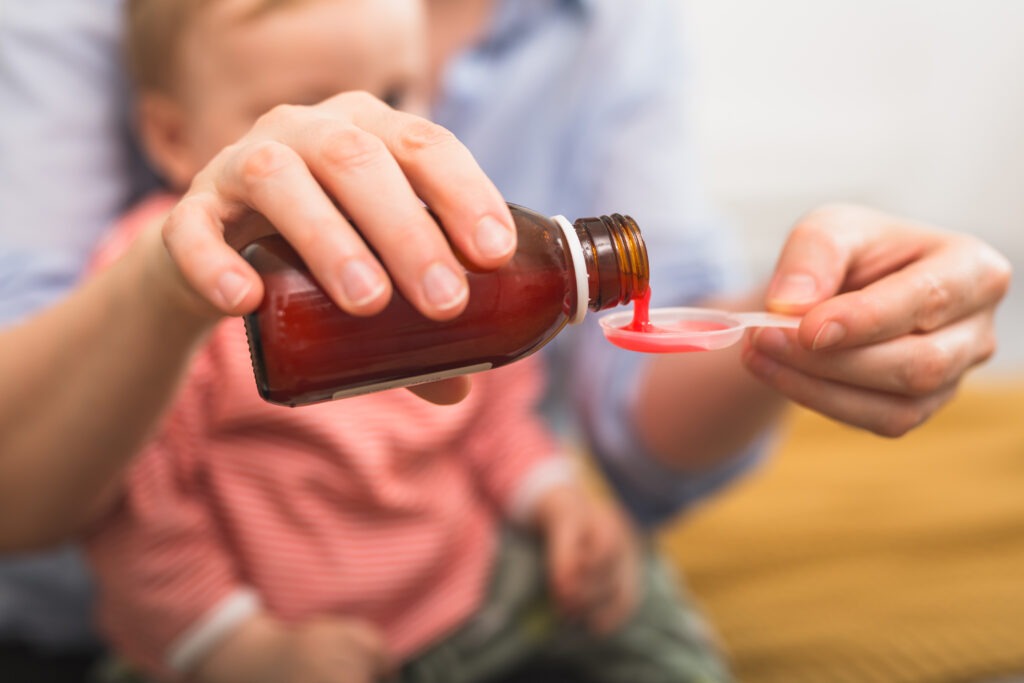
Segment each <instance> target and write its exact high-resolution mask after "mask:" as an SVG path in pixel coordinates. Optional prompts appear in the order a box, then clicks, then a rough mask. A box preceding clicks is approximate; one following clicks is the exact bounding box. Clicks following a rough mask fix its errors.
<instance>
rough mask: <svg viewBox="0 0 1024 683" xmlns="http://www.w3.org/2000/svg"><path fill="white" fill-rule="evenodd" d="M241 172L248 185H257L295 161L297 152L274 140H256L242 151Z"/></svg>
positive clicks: (244, 182)
mask: <svg viewBox="0 0 1024 683" xmlns="http://www.w3.org/2000/svg"><path fill="white" fill-rule="evenodd" d="M241 155H242V158H241V163H240V171H239V172H240V174H241V180H242V183H243V184H244V185H245V186H246V187H250V188H251V187H256V186H258V185H261V184H263V183H264V182H265V181H266V180H267V179H269V178H272V177H273V176H275V175H277V174H278V173H280V172H281V171H282V170H284V169H285V168H287V167H288V166H290V165H291V164H292V163H293V162H294V161H295V152H293V151H292V150H291V149H290V148H288V147H287V146H285V145H283V144H281V143H279V142H274V141H269V140H268V141H265V142H255V143H253V144H251V145H249V146H248V147H246V148H245V150H243V151H242V152H241Z"/></svg>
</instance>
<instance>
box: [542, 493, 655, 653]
mask: <svg viewBox="0 0 1024 683" xmlns="http://www.w3.org/2000/svg"><path fill="white" fill-rule="evenodd" d="M535 519H536V521H537V525H538V527H539V529H540V531H541V533H542V535H543V536H544V540H545V543H546V545H547V554H548V580H549V582H550V584H551V590H552V593H553V594H554V597H555V600H556V601H557V602H558V605H559V607H560V608H561V609H562V610H563V611H564V613H565V614H566V615H567V616H569V617H571V618H576V619H580V620H582V621H583V622H584V623H585V624H586V625H587V626H588V627H589V628H590V629H591V630H593V631H594V632H596V633H600V634H607V633H610V632H612V631H614V630H615V629H616V628H618V627H619V626H621V625H622V623H623V622H624V621H625V620H626V619H627V618H628V617H629V615H630V613H631V612H632V611H633V607H634V606H635V604H636V600H637V593H638V586H637V582H638V579H637V569H638V565H639V553H638V549H637V544H636V541H635V539H634V537H633V531H632V529H631V528H630V527H629V525H628V524H627V523H626V520H625V518H624V517H623V515H622V513H621V512H620V511H619V510H618V509H617V508H616V507H615V506H613V505H612V504H611V503H609V502H606V501H598V500H596V499H595V498H594V497H593V496H591V495H589V494H588V493H587V492H586V491H584V490H583V489H582V488H581V487H579V486H576V485H570V484H565V485H561V486H557V487H554V488H552V489H551V490H550V491H548V492H547V493H546V494H544V495H543V496H542V497H541V499H540V500H539V501H538V504H537V508H536V516H535Z"/></svg>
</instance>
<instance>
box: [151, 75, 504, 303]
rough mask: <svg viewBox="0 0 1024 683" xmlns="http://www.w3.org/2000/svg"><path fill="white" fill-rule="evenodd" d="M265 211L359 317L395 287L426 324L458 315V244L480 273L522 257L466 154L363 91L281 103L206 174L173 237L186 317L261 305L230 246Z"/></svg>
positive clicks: (487, 184)
mask: <svg viewBox="0 0 1024 683" xmlns="http://www.w3.org/2000/svg"><path fill="white" fill-rule="evenodd" d="M421 199H422V200H423V201H426V202H427V203H428V204H429V205H430V207H431V209H432V210H433V211H434V213H435V214H436V215H437V216H438V218H439V220H440V221H441V222H443V224H444V232H442V229H441V228H440V227H439V225H438V224H437V223H436V222H435V221H434V220H433V219H432V218H431V217H430V215H429V214H427V212H425V211H424V210H423V205H422V202H421V201H420V200H421ZM255 213H258V214H261V215H262V216H265V217H266V218H267V219H268V220H269V222H270V223H271V224H273V226H274V227H275V228H276V229H277V230H278V231H279V232H280V233H281V234H282V235H284V237H285V238H286V239H287V240H288V242H289V243H290V244H291V245H292V246H293V247H294V248H295V249H296V251H298V252H299V254H301V256H302V258H303V260H304V261H305V262H306V263H307V264H308V265H309V266H310V268H311V270H312V272H313V273H314V275H315V276H316V277H317V279H318V280H319V282H320V283H321V284H322V285H323V286H324V288H325V289H326V290H327V292H328V293H329V294H330V296H331V298H332V299H334V301H335V302H336V303H337V304H338V305H339V306H340V307H341V308H342V309H344V310H346V311H348V312H350V313H352V314H355V315H370V314H373V313H376V312H378V311H380V310H381V309H382V308H383V307H384V306H385V305H386V304H387V302H388V300H389V299H390V296H391V292H392V287H393V286H397V287H398V288H399V289H400V290H401V291H402V292H403V293H404V294H405V296H406V298H407V299H409V301H410V302H412V303H413V305H414V306H415V307H416V308H417V309H418V310H419V311H420V312H422V313H423V314H424V315H425V316H427V317H429V318H433V319H437V320H447V319H451V318H452V317H454V316H456V315H457V314H458V313H459V312H460V311H461V310H462V308H463V307H464V306H465V303H466V299H467V295H468V290H467V285H466V278H465V273H464V269H463V268H462V267H460V264H459V261H458V260H457V259H456V257H455V255H454V253H453V251H452V247H451V246H449V241H450V243H451V244H453V245H454V246H455V247H456V248H457V249H458V250H459V251H460V252H461V254H462V255H463V256H464V257H465V258H466V259H467V260H468V261H469V262H470V263H472V264H474V265H476V266H477V267H479V268H481V269H490V268H495V267H497V266H499V265H501V264H502V263H504V262H505V261H506V260H507V259H508V258H509V257H510V256H511V255H512V253H513V251H514V249H515V232H514V228H513V224H512V219H511V216H510V215H509V212H508V209H507V208H506V205H505V203H504V201H503V200H502V198H501V195H500V194H499V193H498V191H497V190H496V189H495V187H494V185H493V184H492V183H491V181H490V180H489V179H488V178H487V177H486V176H485V175H484V173H483V171H481V170H480V168H479V167H478V166H477V164H476V162H475V161H474V160H473V158H472V156H471V155H470V153H469V151H468V150H467V149H466V148H465V147H464V146H463V145H462V144H461V143H460V142H458V141H457V140H456V139H455V137H454V136H452V135H451V134H450V133H449V132H448V131H447V130H445V129H444V128H441V127H440V126H437V125H435V124H433V123H430V122H429V121H426V120H425V119H421V118H419V117H417V116H414V115H412V114H407V113H402V112H398V111H395V110H394V109H391V108H390V107H388V106H387V105H385V104H384V103H382V102H380V101H379V100H377V99H375V98H374V97H372V96H370V95H367V94H365V93H344V94H341V95H338V96H335V97H332V98H330V99H328V100H325V101H324V102H322V103H320V104H317V105H314V106H308V107H301V106H282V107H277V108H275V109H273V110H272V111H271V112H270V113H268V114H267V115H265V116H263V117H262V118H260V119H259V121H258V122H257V123H256V125H255V126H254V127H253V128H252V129H251V130H250V131H249V132H248V133H247V134H246V135H245V136H243V137H242V139H240V140H239V141H238V142H236V143H235V144H233V145H231V146H229V147H227V148H226V149H224V150H223V151H222V152H221V153H220V154H218V155H217V156H216V157H215V158H214V159H213V160H212V161H211V162H210V163H209V164H207V166H206V167H205V168H204V169H203V170H202V171H201V172H200V173H199V174H198V175H197V176H196V177H195V179H194V181H193V183H192V185H191V187H190V189H189V190H188V192H187V193H186V194H185V196H184V197H183V198H182V200H181V202H180V203H179V204H178V205H177V207H176V208H175V209H174V211H173V212H172V213H171V215H170V217H169V218H168V220H167V222H166V224H165V225H164V228H163V240H164V243H165V244H166V248H167V252H168V253H169V255H170V257H171V258H172V259H173V262H174V264H175V265H176V266H177V270H178V271H179V273H180V276H181V277H180V278H178V281H177V282H176V284H177V285H178V291H179V293H180V294H181V295H182V296H181V297H180V301H182V302H184V303H185V304H186V308H187V309H188V310H190V311H192V312H198V313H200V314H203V315H206V316H211V315H225V314H226V315H239V314H242V313H246V312H249V311H251V310H252V309H253V308H255V307H256V305H257V304H258V303H259V301H260V299H261V297H262V284H261V282H260V279H259V277H257V275H256V273H255V272H253V270H252V268H251V267H249V265H248V264H246V263H245V262H244V261H243V260H242V259H241V258H240V257H239V256H238V254H237V253H236V252H235V250H234V249H232V248H231V247H230V246H229V244H228V241H229V239H230V238H231V233H232V231H234V230H237V229H238V228H239V226H241V225H243V224H244V223H245V220H246V219H247V218H248V217H250V216H251V215H253V214H255ZM350 220H351V221H352V223H356V224H358V225H359V228H360V230H359V232H358V233H357V232H356V231H355V230H354V229H353V227H352V223H350V222H349V221H350ZM226 235H227V238H228V239H226V237H225V236H226ZM446 238H447V239H446ZM377 255H379V257H380V259H379V260H378V258H377Z"/></svg>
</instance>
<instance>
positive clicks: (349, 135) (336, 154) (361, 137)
mask: <svg viewBox="0 0 1024 683" xmlns="http://www.w3.org/2000/svg"><path fill="white" fill-rule="evenodd" d="M385 152H386V149H385V147H384V143H383V142H381V140H380V139H379V138H378V137H376V136H374V135H371V134H370V133H367V132H366V131H363V130H360V129H359V128H356V127H355V126H345V127H342V128H337V129H334V130H332V131H330V132H329V133H327V134H325V136H324V140H323V144H322V145H321V146H320V160H321V163H322V164H323V166H324V170H326V171H328V172H338V171H345V170H349V169H353V168H364V167H366V166H371V165H373V164H376V163H379V162H380V160H381V158H382V157H383V156H384V154H385Z"/></svg>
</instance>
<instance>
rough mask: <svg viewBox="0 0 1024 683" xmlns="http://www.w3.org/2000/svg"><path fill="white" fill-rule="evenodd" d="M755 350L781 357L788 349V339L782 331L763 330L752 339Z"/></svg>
mask: <svg viewBox="0 0 1024 683" xmlns="http://www.w3.org/2000/svg"><path fill="white" fill-rule="evenodd" d="M753 341H754V344H755V345H756V346H757V350H758V351H761V352H762V353H767V354H769V355H772V356H781V355H783V354H785V353H786V351H787V350H788V349H789V338H788V337H786V334H785V333H784V332H783V331H782V330H776V329H773V328H770V327H766V328H763V329H762V330H761V331H760V332H759V333H758V335H757V336H756V337H755V338H754V340H753Z"/></svg>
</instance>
